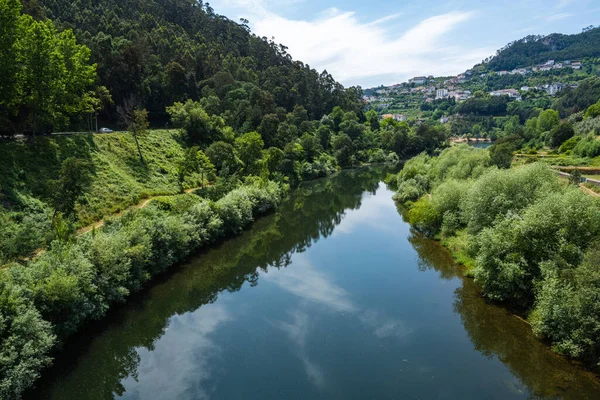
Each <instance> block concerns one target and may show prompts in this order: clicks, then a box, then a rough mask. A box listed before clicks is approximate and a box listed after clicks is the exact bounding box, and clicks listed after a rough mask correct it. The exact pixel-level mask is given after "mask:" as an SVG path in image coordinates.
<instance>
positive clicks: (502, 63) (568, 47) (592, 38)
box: [487, 27, 600, 71]
mask: <svg viewBox="0 0 600 400" xmlns="http://www.w3.org/2000/svg"><path fill="white" fill-rule="evenodd" d="M586 57H600V27H596V28H593V27H590V28H586V29H584V31H583V32H582V33H579V34H575V35H563V34H560V33H553V34H551V35H548V36H527V37H525V38H523V39H521V40H517V41H515V42H512V43H510V44H508V45H507V46H505V47H504V48H502V49H500V50H498V52H497V54H496V55H495V56H493V57H492V58H491V60H489V62H488V64H487V66H488V68H489V69H490V70H492V71H502V70H512V69H514V68H521V67H528V66H532V65H536V64H540V63H543V62H545V61H547V60H557V61H563V60H581V59H583V58H586Z"/></svg>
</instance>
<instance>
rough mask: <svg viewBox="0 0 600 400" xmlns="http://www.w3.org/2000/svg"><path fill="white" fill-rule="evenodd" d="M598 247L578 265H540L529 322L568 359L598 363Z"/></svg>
mask: <svg viewBox="0 0 600 400" xmlns="http://www.w3.org/2000/svg"><path fill="white" fill-rule="evenodd" d="M598 265H600V247H598V245H596V246H594V247H593V248H592V249H591V250H590V251H588V253H587V254H586V256H585V259H584V261H583V262H582V263H581V265H579V266H572V265H569V266H568V268H561V267H562V266H560V265H559V264H558V263H557V262H554V261H548V262H546V263H545V264H543V265H542V270H543V272H544V275H545V276H544V278H545V279H544V281H543V283H542V284H541V285H540V290H539V293H538V296H537V299H536V306H535V310H534V311H533V313H532V315H531V317H530V320H531V322H532V325H533V329H534V331H535V332H536V333H537V334H539V335H541V336H543V337H545V338H548V339H550V340H551V341H552V342H553V348H554V349H555V350H556V351H557V352H559V353H561V354H565V355H567V356H570V357H577V358H584V359H586V361H589V362H590V363H594V364H596V365H598V364H599V363H600V302H599V301H598V298H599V297H600V269H598Z"/></svg>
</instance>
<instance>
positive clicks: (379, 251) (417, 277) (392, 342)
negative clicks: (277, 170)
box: [29, 169, 600, 400]
mask: <svg viewBox="0 0 600 400" xmlns="http://www.w3.org/2000/svg"><path fill="white" fill-rule="evenodd" d="M382 177H383V176H382V172H381V171H378V170H376V169H361V170H355V171H345V172H342V173H341V174H339V175H337V176H336V177H334V178H331V179H326V180H320V181H316V182H312V183H308V184H306V185H304V186H303V188H301V189H299V190H297V191H295V192H293V193H292V195H291V196H290V198H289V199H288V200H287V201H286V202H284V204H283V205H282V206H281V207H280V208H279V209H278V210H277V212H275V213H273V214H271V215H268V216H266V217H264V218H261V219H260V220H258V221H257V222H256V223H255V224H254V225H253V226H252V227H251V228H250V229H249V230H247V231H246V232H244V233H243V234H242V235H240V236H239V237H236V238H233V239H230V240H227V241H224V242H222V243H221V244H220V245H219V246H216V247H215V248H213V249H211V250H207V251H204V252H202V253H201V254H198V255H197V256H196V257H195V258H193V259H191V260H189V262H187V263H186V264H185V265H182V266H180V267H178V268H176V269H175V270H174V271H173V272H172V273H170V274H168V276H165V277H163V278H162V279H161V280H159V281H156V282H154V283H153V284H152V285H151V286H150V287H149V288H147V289H146V290H144V291H143V292H142V293H139V294H137V295H135V296H133V297H132V298H131V300H130V301H129V302H128V303H127V304H126V305H123V306H121V307H117V308H115V309H114V310H113V311H111V312H110V314H109V315H108V316H107V318H106V319H104V320H103V321H100V322H99V323H98V324H96V326H91V327H89V328H87V330H86V331H84V332H82V333H81V334H78V335H77V336H76V337H75V338H73V339H72V340H70V341H69V342H68V343H67V344H66V345H65V348H64V350H63V352H62V353H61V354H60V356H59V357H58V359H57V360H56V362H55V366H54V367H53V368H52V369H50V370H49V371H46V373H45V374H44V379H43V380H41V381H40V382H39V384H38V389H37V390H36V391H35V392H32V393H30V394H29V397H31V398H35V399H61V400H62V399H78V400H83V399H113V398H122V399H205V398H206V399H208V398H210V399H227V400H229V399H274V398H278V399H279V398H282V399H301V398H302V399H367V398H369V399H371V398H373V399H391V398H397V399H483V398H485V399H528V398H532V397H538V398H564V399H593V398H595V399H597V398H599V397H600V384H599V383H598V380H597V379H596V378H595V377H594V375H592V374H591V373H589V372H586V371H584V370H583V369H581V368H580V367H578V366H576V365H575V364H573V363H571V362H569V361H567V360H566V359H564V358H562V357H560V356H557V355H555V354H553V353H552V352H551V351H550V349H549V348H548V347H547V346H546V345H544V344H543V343H541V342H540V341H538V340H537V339H536V338H535V337H534V336H533V335H532V333H531V330H530V328H529V326H528V325H527V324H526V323H525V322H523V321H521V320H519V319H518V318H516V317H514V316H511V315H510V314H509V313H508V312H507V311H506V310H505V309H503V308H500V307H497V306H494V305H491V304H488V303H487V302H485V301H484V300H483V299H482V298H481V297H480V296H479V295H478V292H477V288H476V287H475V286H474V284H473V282H472V281H471V280H470V279H465V278H463V276H462V275H461V269H460V268H459V267H457V266H456V265H455V264H454V263H453V261H452V259H451V258H450V257H449V255H448V253H447V252H446V251H445V250H444V249H442V248H440V246H439V245H438V244H437V243H435V242H433V241H430V240H427V239H425V238H423V237H422V236H420V235H419V234H417V233H416V232H414V231H413V230H412V229H411V227H410V226H409V225H408V224H407V223H406V222H404V221H403V219H402V216H401V213H400V212H399V210H398V209H397V208H396V205H395V204H394V202H393V201H392V192H390V191H389V190H388V189H387V188H386V187H385V185H384V184H382V183H380V181H381V180H382Z"/></svg>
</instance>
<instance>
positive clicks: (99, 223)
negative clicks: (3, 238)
mask: <svg viewBox="0 0 600 400" xmlns="http://www.w3.org/2000/svg"><path fill="white" fill-rule="evenodd" d="M206 186H210V183H209V184H207V185H206ZM199 189H202V187H195V188H191V189H186V190H184V193H192V192H194V191H196V190H199ZM164 196H173V195H169V194H163V195H158V196H152V197H149V198H147V199H144V200H143V201H141V202H139V203H138V204H135V205H133V206H130V207H127V208H126V209H125V210H123V211H121V212H118V213H116V214H112V215H111V217H118V216H121V215H123V214H124V213H125V212H127V211H129V210H135V209H140V208H146V207H148V204H150V202H151V201H152V200H154V199H156V198H157V197H164ZM103 226H104V218H103V219H101V220H100V221H97V222H94V223H93V224H90V225H88V226H84V227H83V228H80V229H78V230H77V235H84V234H86V233H88V232H91V231H93V230H94V229H100V228H102V227H103ZM44 251H46V249H38V250H36V251H35V252H34V253H33V255H31V256H30V257H28V258H25V259H23V261H27V260H33V259H35V258H37V257H39V256H40V255H41V254H43V253H44ZM7 268H8V264H7V265H0V271H2V270H5V269H7Z"/></svg>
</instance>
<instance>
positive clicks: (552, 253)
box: [475, 188, 600, 306]
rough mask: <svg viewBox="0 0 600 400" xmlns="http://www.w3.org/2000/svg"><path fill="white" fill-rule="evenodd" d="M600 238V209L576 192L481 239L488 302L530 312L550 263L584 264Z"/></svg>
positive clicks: (480, 268)
mask: <svg viewBox="0 0 600 400" xmlns="http://www.w3.org/2000/svg"><path fill="white" fill-rule="evenodd" d="M598 234H600V209H599V208H598V205H597V203H596V202H595V200H594V199H592V198H590V197H589V196H587V195H586V194H584V193H583V192H581V191H580V190H578V189H576V188H568V189H566V191H565V192H556V193H550V194H547V195H546V196H544V197H542V198H539V199H536V200H534V201H533V202H532V204H531V205H530V206H529V207H527V208H526V209H525V210H524V211H523V213H522V214H521V215H517V214H516V213H513V214H512V215H510V216H508V217H507V218H505V219H502V220H500V221H499V222H497V223H496V224H495V225H494V226H492V227H488V228H485V229H484V230H483V231H482V232H481V233H480V234H479V235H478V236H477V237H476V240H477V244H478V249H479V251H478V257H477V267H476V269H475V278H476V280H477V282H479V283H480V284H481V285H482V288H483V290H484V293H485V294H486V296H488V297H490V298H493V299H495V300H501V301H510V302H513V303H515V304H517V305H520V306H530V305H531V304H532V302H533V300H534V284H535V282H537V281H538V280H539V279H541V277H542V274H541V271H540V265H541V264H542V263H543V262H546V261H552V260H555V259H557V260H561V262H566V263H571V264H578V263H580V262H581V259H582V257H583V254H584V252H585V251H586V249H587V246H588V245H589V243H592V241H593V240H595V238H596V237H597V235H598Z"/></svg>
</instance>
